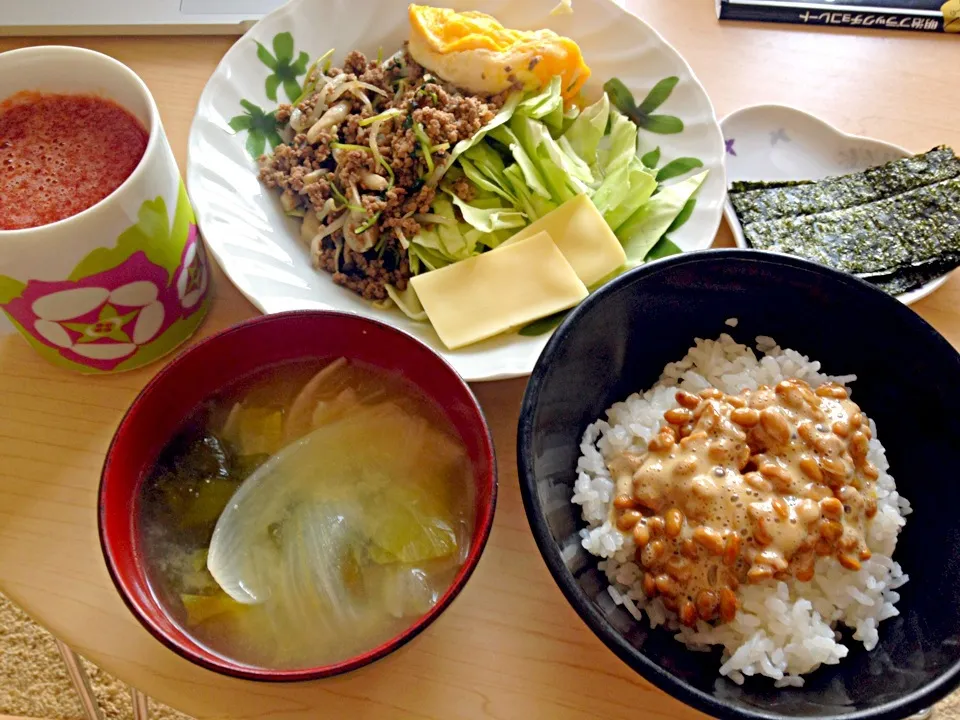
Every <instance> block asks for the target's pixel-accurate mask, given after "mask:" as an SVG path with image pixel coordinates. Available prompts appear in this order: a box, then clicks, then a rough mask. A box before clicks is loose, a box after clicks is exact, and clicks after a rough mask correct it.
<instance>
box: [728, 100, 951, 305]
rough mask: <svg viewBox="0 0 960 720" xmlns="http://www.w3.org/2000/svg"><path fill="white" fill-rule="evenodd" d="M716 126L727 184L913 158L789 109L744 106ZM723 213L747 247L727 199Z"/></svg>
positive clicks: (810, 176) (809, 176)
mask: <svg viewBox="0 0 960 720" xmlns="http://www.w3.org/2000/svg"><path fill="white" fill-rule="evenodd" d="M720 127H721V129H722V130H723V137H724V142H725V146H726V152H725V158H724V164H725V165H726V168H727V183H728V184H729V183H733V182H734V181H736V180H770V181H775V180H820V179H822V178H825V177H830V176H831V175H845V174H847V173H852V172H857V171H858V170H866V169H867V168H869V167H873V166H875V165H882V164H883V163H886V162H890V161H891V160H896V159H898V158H902V157H908V156H910V155H913V153H912V152H910V151H909V150H907V149H906V148H902V147H900V146H899V145H892V144H890V143H886V142H883V141H882V140H874V139H873V138H868V137H862V136H860V135H848V134H847V133H844V132H841V131H840V130H837V128H835V127H834V126H833V125H831V124H830V123H828V122H826V121H824V120H821V119H820V118H818V117H816V116H814V115H810V114H809V113H805V112H803V111H802V110H797V109H796V108H793V107H789V106H787V105H753V106H751V107H747V108H743V109H742V110H737V111H736V112H734V113H731V114H730V115H727V116H726V117H725V118H724V119H723V120H722V121H721V122H720ZM723 212H724V214H725V215H726V216H727V222H728V223H730V229H731V230H732V231H733V237H734V239H735V240H736V242H737V245H738V246H739V247H742V248H747V247H749V245H747V241H746V238H744V236H743V228H742V227H741V226H740V221H739V220H738V219H737V214H736V213H735V212H734V210H733V205H732V204H731V203H730V200H729V198H728V199H726V200H725V201H724V205H723ZM946 281H947V275H941V276H940V277H938V278H936V279H935V280H931V281H930V282H928V283H926V284H925V285H923V286H922V287H919V288H917V289H916V290H911V291H910V292H908V293H903V294H902V295H898V296H897V298H898V299H899V300H901V301H902V302H904V303H906V304H907V305H909V304H910V303H913V302H916V301H917V300H919V299H920V298H924V297H926V296H927V295H929V294H930V293H932V292H933V291H934V290H936V289H937V288H939V287H940V286H941V285H943V284H944V283H945V282H946Z"/></svg>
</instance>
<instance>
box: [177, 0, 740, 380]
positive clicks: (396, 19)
mask: <svg viewBox="0 0 960 720" xmlns="http://www.w3.org/2000/svg"><path fill="white" fill-rule="evenodd" d="M439 4H441V5H444V6H452V7H453V8H455V9H457V10H480V11H483V12H487V13H489V14H491V15H493V16H495V17H496V18H497V19H498V20H500V21H501V22H502V23H504V24H505V25H506V26H508V27H514V28H520V29H525V28H526V29H535V28H543V27H548V28H550V29H552V30H555V31H556V32H558V33H560V34H562V35H566V36H569V37H572V38H573V39H574V40H576V41H577V42H578V43H579V44H580V47H581V48H582V50H583V53H584V56H585V58H586V61H587V63H588V64H589V65H590V67H591V68H592V70H593V76H592V78H591V81H590V85H588V99H591V100H592V99H594V98H596V97H598V96H599V94H600V92H601V87H602V85H603V83H604V82H606V80H608V79H610V78H612V77H618V78H620V79H621V80H622V81H623V82H624V83H625V84H626V86H627V87H628V88H629V89H630V91H631V92H632V93H633V94H634V96H635V97H636V99H637V102H638V103H639V102H640V101H641V100H642V99H643V98H644V97H645V96H646V93H647V92H648V91H649V90H650V89H651V88H653V86H654V85H656V83H657V82H659V81H660V80H663V79H664V78H668V77H677V78H679V82H678V83H677V85H676V87H675V88H674V89H673V92H672V93H671V94H670V96H669V97H668V98H667V100H666V102H664V103H663V104H662V106H660V107H659V108H658V109H657V110H656V113H657V114H661V115H670V116H674V117H678V118H680V119H681V120H682V121H683V125H684V128H683V131H682V132H679V133H676V134H669V135H663V134H654V133H652V132H648V131H645V130H642V131H641V143H642V146H641V152H643V153H646V152H647V151H649V150H652V149H653V148H655V147H659V148H660V150H661V156H660V162H659V164H658V167H659V166H663V165H665V164H666V163H668V162H669V161H671V160H673V159H676V158H680V157H693V158H697V159H699V160H700V161H701V162H702V163H703V167H704V168H705V169H708V170H709V171H710V175H709V176H708V178H707V180H706V182H705V183H704V184H703V186H702V187H701V188H700V193H699V196H698V199H697V204H696V206H695V208H694V211H693V213H692V214H691V215H690V218H689V220H688V221H687V222H686V223H685V224H684V225H683V226H682V227H680V228H677V229H676V230H675V231H674V232H673V233H672V234H671V235H670V239H671V240H673V242H674V243H676V244H677V245H678V246H679V247H680V248H681V249H683V250H698V249H703V248H706V247H709V246H710V244H711V243H712V242H713V239H714V235H715V234H716V230H717V226H718V225H719V223H720V214H721V211H722V204H723V199H724V196H725V194H726V190H725V188H726V183H725V181H724V175H723V139H722V136H721V134H720V128H719V125H718V124H717V120H716V117H715V115H714V112H713V106H712V105H711V104H710V100H709V98H707V95H706V93H705V91H704V90H703V88H702V87H701V85H700V83H699V82H698V81H697V79H696V77H694V75H693V72H692V71H691V70H690V68H689V66H688V65H687V64H686V62H684V60H683V58H681V57H680V55H679V54H678V53H677V52H676V50H674V49H673V48H672V47H671V46H670V45H669V44H668V43H667V42H666V41H665V40H663V38H661V37H660V36H659V35H658V34H657V33H656V32H655V31H654V30H653V29H652V28H650V27H649V26H648V25H647V24H646V23H644V22H643V21H642V20H640V19H639V18H637V17H634V16H633V15H630V14H629V13H627V12H626V11H625V10H623V9H622V8H621V7H619V6H618V5H617V4H616V3H615V2H613V0H577V1H576V2H575V3H574V13H573V14H569V15H550V10H551V9H552V8H553V7H554V6H556V4H557V0H523V2H519V1H518V0H444V2H442V3H439ZM408 31H409V23H408V20H407V2H405V1H404V0H322V1H321V0H293V1H292V2H290V3H289V4H287V5H286V6H284V7H282V8H280V9H279V10H277V11H275V12H273V13H272V14H270V15H268V16H267V17H265V18H264V19H263V20H261V21H260V22H259V23H257V24H256V25H255V26H254V27H253V28H252V29H251V30H250V31H249V32H248V33H247V34H246V35H244V37H243V38H241V39H240V40H239V41H238V42H237V44H236V45H234V46H233V47H232V48H231V49H230V51H229V52H228V53H227V54H226V56H225V57H224V59H223V61H222V62H221V63H220V65H219V66H218V67H217V69H216V71H215V72H214V74H213V76H212V77H211V78H210V81H209V82H208V83H207V86H206V88H205V89H204V91H203V95H202V96H201V98H200V103H199V106H198V108H197V114H196V117H195V118H194V121H193V126H192V128H191V132H190V142H189V154H188V160H187V186H188V189H189V192H190V197H191V199H192V200H193V204H194V205H195V207H196V212H197V219H198V221H199V224H200V229H201V231H202V233H203V236H204V237H205V238H206V241H207V245H208V247H209V248H210V250H211V251H212V253H213V255H214V257H215V258H216V259H217V261H218V262H219V263H220V265H221V267H223V269H224V271H225V272H226V273H227V275H228V276H229V277H230V279H231V280H232V281H233V282H234V284H236V286H237V287H238V288H239V289H240V291H241V292H243V294H244V295H246V296H247V297H248V298H249V299H250V300H251V301H252V302H253V303H254V305H256V306H257V307H258V308H260V309H261V310H262V311H264V312H268V313H270V312H280V311H283V310H293V309H334V310H340V311H345V312H351V313H356V314H359V315H363V316H366V317H371V318H375V319H378V320H381V321H384V322H386V323H389V324H390V325H393V326H394V327H397V328H399V329H401V330H403V331H405V332H408V333H410V334H412V335H414V336H416V337H418V338H420V339H421V340H423V341H424V342H426V343H427V344H428V345H430V346H431V347H432V348H434V349H435V350H436V351H437V352H439V353H440V354H441V355H442V356H443V357H444V358H446V359H447V361H448V362H450V364H451V365H453V367H454V368H456V370H457V371H458V372H459V373H460V374H461V375H462V376H463V377H464V378H465V379H466V380H468V381H481V380H495V379H500V378H507V377H516V376H522V375H527V374H529V373H530V371H531V370H532V369H533V365H534V363H535V361H536V359H537V357H538V356H539V355H540V351H541V350H542V349H543V346H544V344H545V343H546V341H547V338H548V335H546V334H545V335H541V336H538V337H524V336H521V335H518V334H517V333H512V334H505V335H501V336H499V337H496V338H493V339H491V340H488V341H486V342H483V343H479V344H477V345H473V346H471V347H468V348H464V349H463V350H458V351H454V352H451V351H449V350H447V349H446V348H445V347H444V346H443V345H442V343H441V342H440V340H439V338H438V337H437V335H436V334H435V333H434V331H433V329H432V328H431V327H430V325H428V324H425V323H416V322H413V321H410V320H409V319H407V318H406V317H405V316H404V315H403V314H401V313H400V312H399V311H397V310H390V311H383V310H377V309H376V308H374V307H372V306H371V305H369V304H367V303H365V302H364V301H363V300H362V299H360V298H359V297H358V296H356V295H354V294H353V293H351V292H349V291H348V290H345V289H343V288H341V287H338V286H336V285H334V284H333V282H332V281H331V278H330V276H329V275H327V274H326V273H323V272H318V271H315V270H314V269H313V268H311V266H310V262H309V259H308V253H307V248H306V247H305V246H303V245H302V244H301V243H300V241H299V239H298V223H297V222H296V221H294V220H291V219H290V218H287V217H285V216H284V214H283V212H282V211H281V208H280V203H279V198H278V195H277V194H276V193H274V192H272V191H268V190H266V189H265V188H263V187H262V186H261V185H260V183H259V182H258V181H257V177H256V171H255V163H254V161H253V159H252V158H251V155H250V153H249V152H248V149H247V148H246V145H247V144H250V146H251V147H250V151H252V152H259V150H260V149H262V147H263V138H264V134H263V132H259V133H258V132H257V131H256V126H260V127H264V126H266V127H267V128H268V129H269V120H268V119H265V118H264V116H263V113H264V112H269V111H271V110H273V109H274V108H275V107H276V105H277V102H278V100H277V99H274V98H271V97H268V92H269V91H271V90H272V91H273V92H275V93H276V95H275V97H276V98H279V101H283V102H286V101H287V96H288V95H289V93H288V92H287V87H289V90H290V92H296V93H299V83H300V82H301V81H302V80H303V73H302V72H299V71H300V70H301V69H303V68H305V67H306V64H307V62H308V60H309V62H312V61H313V59H315V58H316V57H318V56H319V55H321V54H322V53H324V52H326V51H327V50H329V49H330V48H336V54H335V57H334V62H335V64H339V63H340V62H341V61H342V60H343V58H344V56H345V55H346V53H347V52H348V51H350V50H353V49H357V50H361V51H362V52H364V53H366V54H367V55H368V56H375V55H376V54H377V51H378V49H379V48H381V47H382V48H383V51H384V54H385V55H390V54H392V53H393V52H394V51H395V50H396V49H398V48H400V47H401V45H402V43H403V42H404V40H405V39H406V37H407V35H408ZM288 33H289V35H288ZM257 43H260V44H261V45H262V46H263V47H262V49H261V50H260V51H259V55H260V56H261V57H258V47H257ZM278 60H279V61H278ZM265 63H270V64H273V65H274V66H276V68H278V69H276V70H274V69H271V68H270V67H268V65H267V64H265ZM284 80H286V82H284ZM241 101H243V103H244V105H243V106H242V105H241ZM237 118H247V119H237ZM250 125H253V126H254V132H251V131H249V130H246V129H245V128H246V127H248V126H250ZM232 128H233V129H232ZM238 128H239V131H238V132H234V130H235V129H238ZM684 177H685V176H684ZM680 179H682V178H676V179H674V180H671V181H670V182H676V181H678V180H680Z"/></svg>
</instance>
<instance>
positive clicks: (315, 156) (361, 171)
mask: <svg viewBox="0 0 960 720" xmlns="http://www.w3.org/2000/svg"><path fill="white" fill-rule="evenodd" d="M305 87H307V88H313V89H312V90H311V91H310V92H309V93H308V95H307V97H306V98H305V99H303V100H302V101H301V102H300V103H298V104H297V105H296V106H292V105H281V106H280V107H279V109H278V110H277V115H276V116H277V119H278V120H280V121H281V122H283V123H286V124H287V130H286V132H287V133H288V136H289V138H290V139H289V141H288V142H285V143H282V144H280V145H278V146H277V147H276V148H274V151H273V153H272V154H268V155H264V156H263V157H261V158H260V180H261V181H262V182H263V183H264V184H265V185H267V187H270V188H276V189H278V190H280V191H281V203H282V204H283V208H284V210H285V211H286V212H288V213H290V214H297V215H299V214H301V213H302V214H303V216H304V227H303V232H302V236H303V238H304V240H305V241H306V242H308V243H309V244H310V249H311V257H312V259H313V263H314V265H315V266H316V267H318V268H320V269H322V270H325V271H326V272H329V273H331V274H332V275H333V280H334V282H335V283H337V284H338V285H342V286H344V287H347V288H349V289H351V290H353V291H354V292H356V293H357V294H359V295H361V296H362V297H364V298H365V299H367V300H385V299H387V297H388V295H387V290H386V286H387V285H392V286H394V287H396V288H397V289H399V290H404V289H406V287H407V281H408V279H409V277H410V274H411V273H410V262H409V258H408V255H407V244H408V243H407V241H408V240H409V239H410V238H412V237H413V236H415V235H416V234H417V233H418V232H419V230H420V224H419V223H418V221H417V220H416V218H415V216H416V215H417V214H422V213H428V212H429V211H430V206H431V204H432V203H433V200H434V197H435V196H436V192H437V190H436V187H435V182H432V181H431V171H432V170H433V169H435V168H437V167H440V166H443V164H444V162H445V161H446V160H447V158H449V153H450V150H451V149H452V148H453V146H454V145H455V144H456V143H458V142H459V141H461V140H464V139H467V138H470V137H472V136H473V135H474V134H475V133H476V132H477V131H478V130H480V128H481V127H483V126H484V125H485V124H486V123H488V122H489V121H490V120H491V119H493V117H494V115H495V114H496V113H497V111H498V110H499V108H500V106H501V105H502V104H503V101H504V97H503V96H496V97H480V96H475V95H469V94H464V93H462V92H460V91H459V90H457V89H456V88H453V87H451V86H449V85H447V84H445V83H443V82H442V81H441V80H439V79H438V78H436V77H434V76H431V75H430V74H429V73H428V72H426V71H425V70H424V69H423V68H422V67H421V66H420V65H418V64H417V63H416V62H414V60H413V59H412V58H411V57H410V55H409V54H408V53H407V52H406V50H404V51H403V52H402V53H398V54H397V55H396V56H394V57H393V58H391V59H389V60H387V61H386V62H385V63H383V64H382V65H381V64H378V63H376V62H371V61H370V60H368V59H367V58H366V57H365V56H364V55H363V54H361V53H359V52H351V53H350V54H349V55H348V56H347V58H346V60H345V62H344V64H343V68H342V69H341V68H329V69H327V70H326V71H324V69H323V68H322V67H314V68H313V69H312V70H311V71H310V72H309V73H308V76H307V80H306V85H305ZM453 192H455V193H456V194H457V195H459V196H460V197H461V198H463V199H469V198H470V197H472V187H471V186H470V185H469V183H466V182H460V183H457V184H456V185H455V186H454V188H453Z"/></svg>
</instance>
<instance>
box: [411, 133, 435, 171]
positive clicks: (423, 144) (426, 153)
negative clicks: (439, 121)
mask: <svg viewBox="0 0 960 720" xmlns="http://www.w3.org/2000/svg"><path fill="white" fill-rule="evenodd" d="M413 134H414V135H416V136H417V140H419V141H420V150H421V151H423V159H424V160H426V162H427V172H428V173H433V167H434V166H433V155H432V154H431V152H430V138H428V137H427V133H426V131H425V130H424V129H423V125H421V124H420V123H414V124H413Z"/></svg>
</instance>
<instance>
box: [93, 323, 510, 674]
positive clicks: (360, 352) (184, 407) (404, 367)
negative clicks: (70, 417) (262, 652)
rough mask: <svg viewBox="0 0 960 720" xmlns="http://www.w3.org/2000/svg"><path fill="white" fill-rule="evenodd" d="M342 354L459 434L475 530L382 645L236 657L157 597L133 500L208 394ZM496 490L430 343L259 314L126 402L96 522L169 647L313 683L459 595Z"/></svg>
mask: <svg viewBox="0 0 960 720" xmlns="http://www.w3.org/2000/svg"><path fill="white" fill-rule="evenodd" d="M338 357H346V358H348V359H351V360H356V361H359V362H364V363H368V364H371V365H374V366H377V367H380V368H383V369H385V370H388V371H392V372H396V373H399V374H400V375H402V376H403V377H404V378H406V379H407V380H408V381H410V382H412V383H413V384H414V385H416V386H417V387H418V388H419V389H420V390H421V392H423V393H424V394H426V396H427V397H428V398H431V399H432V400H434V401H435V402H436V403H437V404H438V405H439V407H440V408H441V409H442V410H443V411H444V413H445V414H446V415H447V417H448V418H449V420H450V421H451V423H452V424H453V426H454V427H455V428H456V430H457V432H458V433H459V434H460V437H461V438H462V440H463V442H464V444H465V446H466V449H467V452H468V454H469V457H470V460H471V465H472V468H473V484H474V491H475V493H476V498H475V503H474V506H475V509H476V517H475V522H474V530H473V537H472V540H471V544H470V551H469V554H468V556H467V559H466V561H465V562H464V564H463V566H462V567H461V568H460V570H459V571H458V573H457V574H456V577H455V578H454V581H453V583H452V584H451V585H450V587H449V588H448V589H447V590H446V592H444V593H443V594H442V595H441V596H440V598H439V600H438V601H437V603H436V604H435V605H434V606H433V608H432V609H430V610H429V611H428V612H427V613H426V614H425V615H423V616H422V617H420V618H419V619H418V620H417V621H416V622H414V623H413V624H412V625H411V626H410V627H408V628H407V629H406V630H404V631H403V632H401V633H400V634H399V635H396V636H394V637H393V638H391V639H390V640H388V641H387V642H385V643H383V644H382V645H380V646H378V647H375V648H373V649H371V650H369V651H367V652H364V653H362V654H360V655H356V656H354V657H351V658H349V659H347V660H344V661H341V662H338V663H336V664H333V665H324V666H320V667H310V668H303V669H297V670H276V669H270V668H259V667H253V666H250V665H246V664H243V663H239V662H235V661H233V660H230V659H227V658H225V657H223V656H222V655H219V654H217V653H215V652H213V651H211V650H209V649H208V648H207V647H206V646H204V645H202V644H200V643H199V642H197V641H196V640H194V639H193V638H192V637H191V635H189V634H188V633H187V632H185V631H184V630H183V629H182V628H181V627H180V626H179V625H178V624H177V623H176V622H175V621H174V619H173V618H172V616H171V615H170V613H169V612H168V611H167V609H166V608H165V607H164V606H163V605H162V604H161V603H160V602H159V601H158V600H157V598H156V597H155V595H154V593H153V591H152V590H151V587H150V584H149V582H148V575H147V569H146V561H145V556H144V548H143V547H142V544H141V539H140V537H141V536H140V532H139V527H138V522H139V521H138V518H139V515H140V513H139V506H138V499H139V496H140V491H141V488H142V486H143V483H144V481H145V479H146V478H147V477H148V475H149V474H150V472H151V470H152V468H153V466H154V464H155V462H156V460H157V457H158V455H159V454H160V451H161V449H162V448H163V446H164V445H165V444H166V443H167V442H168V441H169V440H170V439H171V438H172V437H173V436H174V435H175V433H176V432H177V430H178V429H179V428H180V426H181V424H182V423H183V422H184V420H185V419H187V418H188V417H189V416H190V415H191V414H192V413H193V412H194V411H195V410H196V409H197V408H198V407H199V406H200V405H201V404H202V403H203V402H204V401H205V400H207V399H209V398H210V397H211V396H213V395H215V394H217V393H218V392H219V391H221V390H223V389H225V388H227V387H229V386H230V385H232V384H233V383H235V382H236V381H237V380H239V379H241V378H244V377H247V376H250V375H252V374H255V373H257V372H258V371H260V370H263V369H265V368H268V367H270V366H273V365H277V364H282V363H286V362H291V361H298V360H299V361H302V360H310V359H318V360H319V359H325V358H329V359H333V358H338ZM496 496H497V475H496V462H495V459H494V451H493V442H492V440H491V437H490V432H489V429H488V427H487V424H486V421H485V419H484V417H483V413H482V411H481V409H480V406H479V404H478V403H477V400H476V398H475V397H474V396H473V393H472V392H471V391H470V388H469V387H468V386H467V384H466V383H465V382H464V381H463V380H461V379H460V377H459V376H458V375H457V374H456V372H455V371H454V370H453V369H452V368H451V367H450V366H449V365H447V364H446V363H445V362H444V361H443V360H442V359H441V358H440V357H439V356H438V355H436V354H435V353H434V352H433V351H432V350H430V349H429V348H428V347H427V346H425V345H423V344H421V343H420V342H419V341H417V340H415V339H414V338H412V337H410V336H409V335H406V334H404V333H402V332H400V331H398V330H394V329H392V328H390V327H388V326H386V325H383V324H381V323H378V322H374V321H372V320H367V319H364V318H360V317H357V316H353V315H346V314H341V313H334V312H291V313H280V314H276V315H267V316H264V317H260V318H257V319H254V320H251V321H249V322H246V323H243V324H240V325H237V326H234V327H232V328H229V329H227V330H224V331H222V332H220V333H218V334H216V335H213V336H212V337H210V338H208V339H206V340H204V341H202V342H200V343H198V344H197V345H194V346H193V347H191V348H190V349H188V350H186V351H185V352H184V353H182V354H181V355H179V356H178V357H177V358H176V359H174V360H173V361H172V362H171V363H170V364H169V365H167V366H166V367H165V368H164V369H163V370H161V371H160V373H159V374H158V375H157V376H156V377H155V378H154V379H153V380H152V381H151V382H150V383H149V384H148V385H147V386H146V387H145V388H144V390H143V391H142V392H141V393H140V395H139V396H138V397H137V399H136V400H135V401H134V403H133V405H132V406H131V408H130V409H129V410H128V411H127V414H126V415H125V416H124V418H123V420H122V421H121V423H120V427H119V428H118V429H117V433H116V435H115V436H114V439H113V442H112V443H111V445H110V449H109V450H108V451H107V457H106V461H105V463H104V466H103V474H102V477H101V481H100V495H99V529H100V542H101V545H102V547H103V554H104V558H105V560H106V563H107V569H108V571H109V572H110V576H111V577H112V578H113V581H114V584H115V585H116V586H117V590H118V591H119V592H120V595H121V597H122V598H123V600H124V602H126V604H127V606H128V607H129V608H130V610H131V611H132V612H133V614H134V615H135V616H136V617H137V619H138V620H139V621H140V622H141V623H142V624H143V626H144V627H146V629H147V630H149V631H150V632H151V633H152V634H153V635H154V637H156V638H157V639H158V640H159V641H160V642H162V643H163V644H164V645H166V646H167V647H168V648H170V649H171V650H173V651H174V652H176V653H178V654H180V655H181V656H183V657H185V658H187V659H188V660H190V661H192V662H194V663H196V664H198V665H201V666H203V667H205V668H208V669H210V670H213V671H215V672H219V673H223V674H226V675H233V676H236V677H243V678H247V679H252V680H265V681H296V680H312V679H316V678H321V677H327V676H331V675H337V674H340V673H344V672H347V671H349V670H354V669H356V668H358V667H362V666H363V665H366V664H368V663H371V662H373V661H375V660H378V659H379V658H382V657H383V656H385V655H387V654H389V653H390V652H392V651H394V650H396V649H397V648H399V647H401V646H403V645H404V644H406V643H407V642H409V641H410V640H412V639H413V638H414V637H415V636H416V635H418V634H419V633H420V632H422V631H423V630H424V629H425V628H426V627H427V626H428V625H430V623H432V622H433V621H434V620H436V618H437V617H438V616H439V615H440V614H441V613H442V612H443V611H444V610H446V608H447V607H448V606H449V605H450V603H451V602H452V601H453V599H454V598H455V597H456V596H457V595H458V594H459V593H460V591H461V590H462V589H463V587H464V585H465V584H466V582H467V580H468V579H469V577H470V575H471V574H472V573H473V570H474V568H475V567H476V566H477V563H478V562H479V561H480V555H481V554H482V553H483V549H484V546H485V545H486V542H487V538H488V537H489V535H490V528H491V525H492V524H493V513H494V508H495V505H496Z"/></svg>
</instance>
